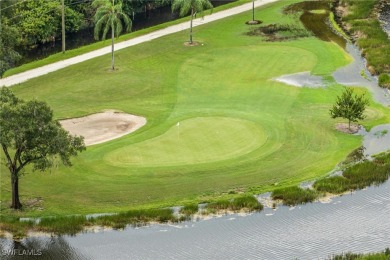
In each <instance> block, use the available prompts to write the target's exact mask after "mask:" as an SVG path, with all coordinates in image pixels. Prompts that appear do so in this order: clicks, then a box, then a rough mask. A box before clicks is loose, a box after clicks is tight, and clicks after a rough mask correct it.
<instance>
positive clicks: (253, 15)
mask: <svg viewBox="0 0 390 260" xmlns="http://www.w3.org/2000/svg"><path fill="white" fill-rule="evenodd" d="M254 20H255V0H252V21H254Z"/></svg>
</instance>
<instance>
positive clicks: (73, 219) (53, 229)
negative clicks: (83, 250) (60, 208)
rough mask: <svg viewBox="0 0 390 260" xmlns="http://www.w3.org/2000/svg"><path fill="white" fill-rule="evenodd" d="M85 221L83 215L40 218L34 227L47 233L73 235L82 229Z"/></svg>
mask: <svg viewBox="0 0 390 260" xmlns="http://www.w3.org/2000/svg"><path fill="white" fill-rule="evenodd" d="M86 222H87V220H86V218H85V216H70V217H51V218H42V219H41V221H40V222H39V224H36V225H35V227H34V229H35V230H38V231H42V232H48V233H55V234H69V235H75V234H77V233H79V232H81V231H82V230H83V229H84V226H85V225H86Z"/></svg>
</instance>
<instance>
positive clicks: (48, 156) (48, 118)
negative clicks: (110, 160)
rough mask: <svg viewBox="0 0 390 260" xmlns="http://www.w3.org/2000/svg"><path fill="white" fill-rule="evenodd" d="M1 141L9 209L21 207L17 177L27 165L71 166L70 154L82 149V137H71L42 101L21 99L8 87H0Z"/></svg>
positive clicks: (73, 154) (39, 166) (36, 166)
mask: <svg viewBox="0 0 390 260" xmlns="http://www.w3.org/2000/svg"><path fill="white" fill-rule="evenodd" d="M0 127H1V131H0V144H1V147H2V149H3V152H4V157H5V164H6V166H7V168H8V169H9V171H10V175H11V187H12V202H11V208H13V209H21V207H22V204H21V203H20V200H19V178H20V177H21V175H22V174H23V173H24V168H25V166H26V165H28V164H31V165H33V170H40V171H44V170H45V169H47V168H50V167H51V166H52V165H53V163H54V162H55V161H61V162H62V163H63V164H64V165H66V166H71V162H70V157H71V156H76V155H77V154H78V152H81V151H83V150H85V145H84V141H83V137H76V136H71V135H69V133H68V132H67V131H66V130H64V129H63V128H62V127H61V125H60V124H59V123H58V121H55V120H53V111H52V110H51V109H50V107H49V106H48V105H47V104H46V103H45V102H42V101H37V100H31V101H24V100H21V99H19V98H17V97H16V96H15V95H14V94H13V93H12V92H11V91H10V90H9V89H8V88H5V87H3V88H2V89H1V90H0Z"/></svg>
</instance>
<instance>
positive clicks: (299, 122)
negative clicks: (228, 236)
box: [0, 0, 390, 217]
mask: <svg viewBox="0 0 390 260" xmlns="http://www.w3.org/2000/svg"><path fill="white" fill-rule="evenodd" d="M294 2H298V0H287V1H280V2H278V3H275V4H272V5H269V6H267V7H266V8H260V9H257V10H256V17H258V18H259V19H261V20H262V21H263V22H264V23H263V24H264V25H267V24H273V23H280V24H292V23H299V22H300V21H299V20H298V18H297V17H295V16H288V15H285V14H283V13H282V12H281V9H282V8H283V7H284V6H285V5H287V4H290V3H294ZM248 17H249V18H250V17H251V12H250V11H249V12H246V13H243V14H239V15H236V16H233V17H229V18H226V19H223V20H221V21H216V22H213V23H210V24H206V25H203V26H199V27H196V28H194V33H195V35H196V38H195V39H196V40H197V41H199V42H201V43H203V45H198V46H193V47H191V48H189V47H186V46H184V45H183V42H184V41H186V40H187V36H188V35H187V32H185V31H183V32H179V33H176V34H172V35H169V36H166V37H162V38H159V39H156V40H153V41H150V42H147V43H144V44H140V45H137V46H133V47H131V48H127V49H123V50H120V51H118V53H117V54H116V55H117V56H116V62H117V67H118V70H117V71H115V72H111V71H110V70H109V65H110V55H105V56H102V57H99V58H96V59H93V60H89V61H86V62H83V63H80V64H76V65H74V66H71V67H68V68H65V69H62V70H60V71H57V72H53V73H50V74H48V75H45V76H42V77H40V78H36V79H32V80H30V81H28V82H25V83H23V84H20V85H17V86H14V87H12V89H13V90H14V91H15V93H16V94H17V95H18V96H20V97H22V98H25V99H31V98H37V99H40V100H45V101H47V102H48V103H49V105H50V106H51V107H52V108H53V110H54V111H55V117H56V118H58V119H60V118H71V117H77V116H83V115H87V114H92V113H96V112H99V111H102V110H105V109H115V110H119V111H124V112H127V113H131V114H136V115H142V116H145V117H146V118H147V120H148V124H147V125H146V126H145V127H143V128H141V129H140V130H138V131H137V132H134V133H132V134H129V135H126V136H123V137H121V138H119V139H116V140H112V141H110V142H107V143H103V144H99V145H94V146H90V147H88V149H87V151H86V152H84V153H82V154H81V155H80V156H79V157H77V158H75V159H74V160H73V165H74V166H73V167H72V168H66V167H63V166H58V167H55V168H53V169H52V170H50V171H47V172H43V173H41V172H36V173H31V169H27V174H26V175H24V176H23V177H22V178H21V181H20V193H21V200H22V203H23V204H24V205H25V207H24V210H23V211H20V212H14V211H11V210H10V209H9V208H8V204H9V201H10V198H11V193H10V183H9V175H8V174H7V169H6V168H5V167H4V166H1V167H2V168H1V174H2V176H1V177H2V178H1V180H0V184H1V186H0V188H1V201H2V203H1V215H2V216H4V217H6V216H12V217H23V216H29V217H37V216H39V217H41V216H44V217H48V216H64V215H72V214H81V215H85V214H91V213H101V212H126V211H128V210H129V209H139V210H146V209H150V208H164V207H171V206H175V205H187V204H194V203H198V202H200V201H211V200H213V201H215V200H217V199H218V198H227V197H228V195H229V194H228V193H229V191H231V190H234V191H235V190H238V191H241V192H244V193H252V194H255V193H262V192H264V191H269V190H272V189H274V188H275V185H276V184H277V187H281V188H283V187H288V186H292V185H295V184H298V183H300V182H301V181H304V180H307V179H314V178H318V177H319V176H323V175H325V174H326V173H327V172H329V171H330V170H332V169H333V168H334V166H335V165H336V164H337V163H338V162H339V161H341V160H342V159H343V158H345V157H346V156H347V155H348V154H349V153H350V151H352V150H353V149H355V148H357V147H359V146H360V145H361V137H359V136H351V135H346V134H343V133H339V132H337V131H336V130H335V129H334V124H335V121H334V120H332V119H330V117H329V112H328V111H329V108H330V107H331V105H332V104H333V102H334V100H335V97H336V96H337V95H339V94H340V92H341V91H342V87H341V86H339V85H337V84H333V83H330V84H329V86H328V87H327V88H321V89H311V88H297V87H293V86H289V85H286V84H284V83H280V82H276V81H273V80H272V78H275V77H279V76H281V75H284V74H292V73H297V72H302V71H311V73H313V74H316V75H324V76H329V75H330V74H331V73H332V72H333V71H334V70H335V69H337V68H338V67H340V66H343V65H346V64H348V63H349V62H350V58H349V57H348V55H347V54H346V53H345V52H344V51H343V50H342V48H340V47H338V46H337V45H335V44H334V43H332V42H324V41H321V40H319V39H317V38H314V37H306V38H303V39H299V40H290V41H283V42H266V41H264V39H263V38H262V37H261V36H249V35H248V34H247V33H248V31H249V30H250V27H249V26H247V25H246V24H245V22H246V21H247V20H248ZM357 91H358V92H359V93H362V92H366V91H365V90H364V89H357ZM368 111H369V113H368V117H367V119H366V120H365V121H363V122H362V123H363V124H364V125H365V126H367V127H370V126H373V125H375V124H378V123H382V122H386V121H388V120H389V118H390V114H389V112H388V110H387V109H386V108H383V107H381V106H379V105H377V104H373V105H371V106H370V108H369V109H368ZM178 123H179V124H178ZM38 197H39V198H42V199H40V200H39V203H38V204H37V203H35V201H37V200H36V199H37V198H38Z"/></svg>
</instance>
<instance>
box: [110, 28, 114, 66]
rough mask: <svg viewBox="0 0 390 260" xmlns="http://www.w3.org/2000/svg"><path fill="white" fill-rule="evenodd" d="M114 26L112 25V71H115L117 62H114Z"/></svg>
mask: <svg viewBox="0 0 390 260" xmlns="http://www.w3.org/2000/svg"><path fill="white" fill-rule="evenodd" d="M114 38H115V34H114V24H112V25H111V69H112V70H115V61H114Z"/></svg>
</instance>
